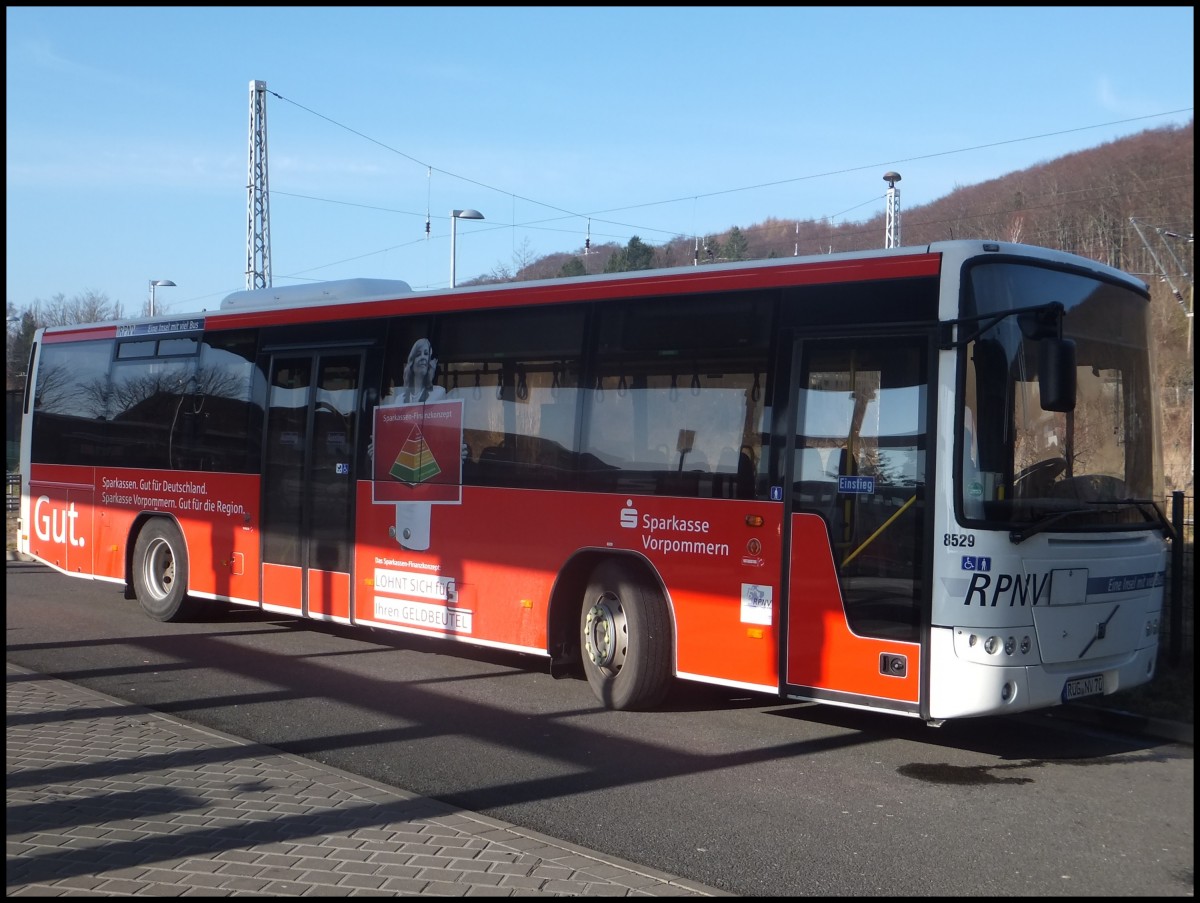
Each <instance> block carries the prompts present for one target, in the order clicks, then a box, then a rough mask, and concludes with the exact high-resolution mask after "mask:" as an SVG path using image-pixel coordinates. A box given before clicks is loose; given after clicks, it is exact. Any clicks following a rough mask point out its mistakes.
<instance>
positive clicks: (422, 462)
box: [371, 399, 463, 504]
mask: <svg viewBox="0 0 1200 903" xmlns="http://www.w3.org/2000/svg"><path fill="white" fill-rule="evenodd" d="M374 429H375V455H374V460H373V462H372V465H371V467H372V473H371V479H372V480H373V481H374V493H373V496H372V499H373V501H375V502H377V503H381V502H431V503H434V504H438V503H440V504H458V503H459V502H461V501H462V444H463V403H462V399H449V400H444V401H433V402H428V403H423V404H404V405H394V406H391V407H386V406H380V407H378V408H376V409H375V426H374Z"/></svg>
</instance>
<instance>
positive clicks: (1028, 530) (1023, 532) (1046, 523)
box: [1008, 499, 1177, 545]
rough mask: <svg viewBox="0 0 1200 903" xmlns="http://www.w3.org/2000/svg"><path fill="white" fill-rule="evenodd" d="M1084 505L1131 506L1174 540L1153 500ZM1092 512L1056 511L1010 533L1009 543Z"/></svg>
mask: <svg viewBox="0 0 1200 903" xmlns="http://www.w3.org/2000/svg"><path fill="white" fill-rule="evenodd" d="M1085 504H1088V505H1092V506H1098V505H1107V506H1111V507H1113V508H1114V510H1115V509H1116V508H1117V507H1118V506H1121V505H1127V506H1132V507H1134V508H1136V509H1137V511H1138V513H1139V514H1141V515H1142V517H1144V518H1145V519H1146V522H1147V523H1151V524H1158V526H1160V527H1162V530H1163V532H1164V533H1166V534H1167V536H1168V537H1170V539H1171V540H1172V542H1173V541H1175V539H1176V536H1177V534H1176V533H1175V528H1174V527H1173V526H1171V522H1170V521H1169V520H1167V517H1166V515H1164V514H1163V513H1162V509H1161V508H1159V507H1158V503H1157V502H1155V501H1154V500H1153V499H1112V500H1111V501H1109V500H1106V501H1102V502H1085ZM1146 506H1149V508H1150V510H1149V511H1147V510H1146ZM1092 510H1094V508H1071V509H1070V510H1068V511H1058V512H1056V513H1055V514H1053V515H1050V516H1049V517H1044V518H1042V519H1041V520H1039V521H1035V522H1034V523H1032V524H1030V525H1029V526H1027V527H1024V528H1023V529H1020V530H1012V531H1010V532H1009V534H1008V538H1009V541H1010V542H1012V543H1013V544H1014V545H1020V544H1021V543H1023V542H1024V541H1025V540H1027V539H1029V538H1030V537H1032V536H1037V534H1039V533H1043V532H1045V531H1046V530H1048V529H1049V528H1050V527H1052V526H1054V525H1055V524H1057V523H1060V522H1061V521H1063V520H1065V519H1067V518H1069V517H1075V516H1076V515H1079V514H1090V513H1091V511H1092Z"/></svg>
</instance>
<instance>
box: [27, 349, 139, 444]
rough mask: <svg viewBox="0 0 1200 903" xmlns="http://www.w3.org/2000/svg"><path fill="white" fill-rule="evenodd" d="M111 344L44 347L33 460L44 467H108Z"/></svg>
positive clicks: (36, 403)
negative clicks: (44, 465) (82, 465)
mask: <svg viewBox="0 0 1200 903" xmlns="http://www.w3.org/2000/svg"><path fill="white" fill-rule="evenodd" d="M111 361H112V343H111V342H109V341H101V342H79V343H71V344H65V345H58V344H53V343H43V345H42V349H41V354H40V356H39V358H38V374H37V388H36V391H35V393H34V398H33V405H34V410H36V411H37V413H38V416H37V419H36V421H35V424H36V427H35V429H34V432H33V437H32V441H31V444H30V457H31V459H32V460H33V461H34V462H35V463H40V464H88V465H95V464H108V463H116V464H119V461H110V460H109V459H108V455H109V451H108V449H109V442H108V441H107V437H108V425H107V421H106V419H105V418H106V415H107V411H108V396H109V393H110V386H111V384H110V381H109V372H108V371H109V364H110V362H111Z"/></svg>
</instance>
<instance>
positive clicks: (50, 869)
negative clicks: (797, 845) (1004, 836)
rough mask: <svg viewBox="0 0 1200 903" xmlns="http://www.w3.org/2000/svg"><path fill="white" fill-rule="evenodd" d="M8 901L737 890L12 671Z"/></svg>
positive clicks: (8, 730) (7, 789) (650, 893)
mask: <svg viewBox="0 0 1200 903" xmlns="http://www.w3.org/2000/svg"><path fill="white" fill-rule="evenodd" d="M7 683H8V691H7V702H8V709H7V723H6V734H7V737H6V739H7V743H6V750H5V753H6V766H7V767H6V787H5V803H6V810H7V825H8V854H7V860H6V869H5V871H6V892H7V895H8V896H129V895H135V896H148V895H155V896H160V895H161V896H183V895H198V894H205V895H220V896H235V895H256V896H317V895H320V896H350V895H354V894H371V895H374V896H379V895H428V896H479V895H488V896H527V895H539V896H728V895H727V894H725V893H723V892H721V891H718V890H716V889H713V888H709V887H704V886H703V885H699V884H695V883H692V882H688V881H684V880H682V879H678V878H674V877H672V876H670V875H667V874H663V873H661V872H657V871H655V870H653V869H648V868H644V867H642V866H638V865H634V864H632V863H629V862H624V861H621V860H617V859H613V858H611V857H607V856H603V855H601V854H599V853H595V852H592V851H590V850H585V849H582V848H580V847H576V846H573V845H571V844H568V843H564V842H561V841H557V840H553V839H551V838H548V837H544V836H542V835H540V834H536V833H534V832H531V831H526V830H523V829H521V828H517V827H514V826H512V825H509V824H505V823H504V822H500V821H496V820H495V819H491V818H487V817H486V816H482V815H478V814H475V813H473V812H465V811H462V810H458V809H454V808H451V807H449V806H447V805H446V804H444V803H441V802H438V801H436V800H431V799H428V798H426V797H421V796H417V795H415V794H411V793H407V792H405V791H403V790H397V789H395V788H392V787H388V786H385V785H383V784H378V783H375V782H373V781H368V780H366V779H364V778H360V777H356V776H354V775H351V774H349V773H347V772H344V771H339V770H338V769H335V768H328V767H325V766H321V765H317V764H316V763H313V762H310V761H308V760H306V759H301V758H299V757H296V756H291V755H287V754H284V753H281V752H279V751H278V750H274V749H270V748H268V747H264V746H260V745H257V744H254V743H250V742H249V741H246V740H242V739H240V738H237V737H233V736H229V735H226V734H222V733H220V732H217V731H212V730H209V729H207V728H200V727H197V726H195V725H190V724H187V723H186V722H183V721H180V720H178V719H175V718H171V717H169V716H166V715H161V714H158V713H156V712H152V711H149V710H147V709H144V708H141V707H139V706H136V705H131V704H129V703H126V702H122V701H120V700H116V699H113V698H110V697H108V696H104V695H102V694H100V693H96V692H93V691H91V690H88V689H85V688H83V687H79V686H76V685H74V684H69V683H65V682H63V681H60V680H55V679H52V678H47V677H45V676H43V675H40V674H35V673H31V672H28V671H26V670H25V669H23V668H19V667H17V666H15V665H12V664H9V665H8V666H7Z"/></svg>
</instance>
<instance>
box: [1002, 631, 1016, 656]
mask: <svg viewBox="0 0 1200 903" xmlns="http://www.w3.org/2000/svg"><path fill="white" fill-rule="evenodd" d="M1016 651H1017V638H1016V637H1011V636H1010V637H1009V638H1008V639H1007V640H1005V641H1004V652H1005V653H1006V654H1007V655H1012V654H1013V653H1014V652H1016Z"/></svg>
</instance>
